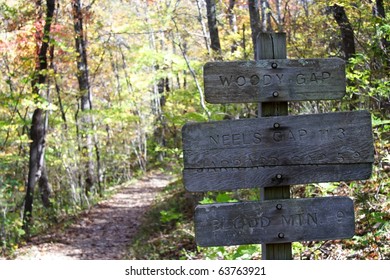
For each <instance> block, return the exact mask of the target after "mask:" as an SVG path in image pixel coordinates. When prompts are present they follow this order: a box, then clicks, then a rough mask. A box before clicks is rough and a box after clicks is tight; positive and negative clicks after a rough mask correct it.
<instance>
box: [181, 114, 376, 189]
mask: <svg viewBox="0 0 390 280" xmlns="http://www.w3.org/2000/svg"><path fill="white" fill-rule="evenodd" d="M182 136H183V137H182V138H183V153H184V170H183V178H184V185H185V187H186V189H187V190H188V191H192V192H204V191H215V190H232V189H239V188H254V187H269V186H282V185H290V184H304V183H315V182H332V181H349V180H359V179H367V178H369V177H370V175H371V170H372V163H373V161H374V148H373V137H372V131H371V116H370V113H369V112H367V111H354V112H338V113H327V114H314V115H298V116H279V117H266V118H261V119H241V120H227V121H217V122H208V123H188V124H186V125H185V126H184V127H183V129H182Z"/></svg>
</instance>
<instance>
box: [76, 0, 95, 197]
mask: <svg viewBox="0 0 390 280" xmlns="http://www.w3.org/2000/svg"><path fill="white" fill-rule="evenodd" d="M72 11H73V20H74V30H75V44H76V52H77V54H78V57H77V70H78V72H77V80H78V84H79V90H80V108H81V111H82V114H81V118H80V122H81V124H80V130H81V131H80V133H81V135H82V141H83V144H82V148H81V151H82V158H83V165H84V168H85V170H84V172H83V173H84V176H85V178H84V182H83V183H84V186H85V194H86V196H87V197H88V196H89V195H90V192H91V190H92V189H93V187H94V184H95V181H96V180H95V172H94V161H93V143H92V135H91V133H90V132H88V130H90V129H91V128H93V125H92V118H91V115H90V110H91V109H92V94H91V87H90V82H89V70H88V61H87V50H86V40H85V34H84V26H83V11H82V7H81V1H80V0H72Z"/></svg>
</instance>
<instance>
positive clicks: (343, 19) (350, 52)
mask: <svg viewBox="0 0 390 280" xmlns="http://www.w3.org/2000/svg"><path fill="white" fill-rule="evenodd" d="M331 10H332V13H333V17H334V18H335V20H336V22H337V24H338V26H339V28H340V32H341V38H342V46H343V51H344V57H345V60H346V61H347V62H348V61H349V59H351V58H353V57H354V56H355V55H356V48H355V36H354V33H353V28H352V25H351V23H350V22H349V19H348V17H347V14H346V12H345V9H344V7H342V6H339V5H337V4H334V5H333V6H332V7H331ZM347 83H348V84H349V85H353V84H352V81H347ZM358 99H359V96H358V95H357V94H352V96H351V100H350V103H349V109H350V110H351V111H352V110H356V109H357V108H358V106H357V105H356V103H357V102H358Z"/></svg>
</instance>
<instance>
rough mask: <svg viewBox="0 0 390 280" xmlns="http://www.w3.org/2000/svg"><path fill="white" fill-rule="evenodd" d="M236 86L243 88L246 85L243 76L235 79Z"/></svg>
mask: <svg viewBox="0 0 390 280" xmlns="http://www.w3.org/2000/svg"><path fill="white" fill-rule="evenodd" d="M236 84H237V85H238V86H240V87H242V86H244V85H245V84H246V79H245V77H244V76H238V77H237V79H236Z"/></svg>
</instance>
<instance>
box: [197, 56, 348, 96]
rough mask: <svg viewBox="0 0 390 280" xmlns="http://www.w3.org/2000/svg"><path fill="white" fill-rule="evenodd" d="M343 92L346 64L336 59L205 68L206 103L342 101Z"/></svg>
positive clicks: (213, 64)
mask: <svg viewBox="0 0 390 280" xmlns="http://www.w3.org/2000/svg"><path fill="white" fill-rule="evenodd" d="M345 88H346V78H345V61H344V60H342V59H339V58H328V59H299V60H289V59H267V60H259V61H230V62H208V63H206V64H205V66H204V91H205V98H206V101H207V102H209V103H250V102H281V101H303V100H327V99H341V98H342V97H343V96H344V95H345Z"/></svg>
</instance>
